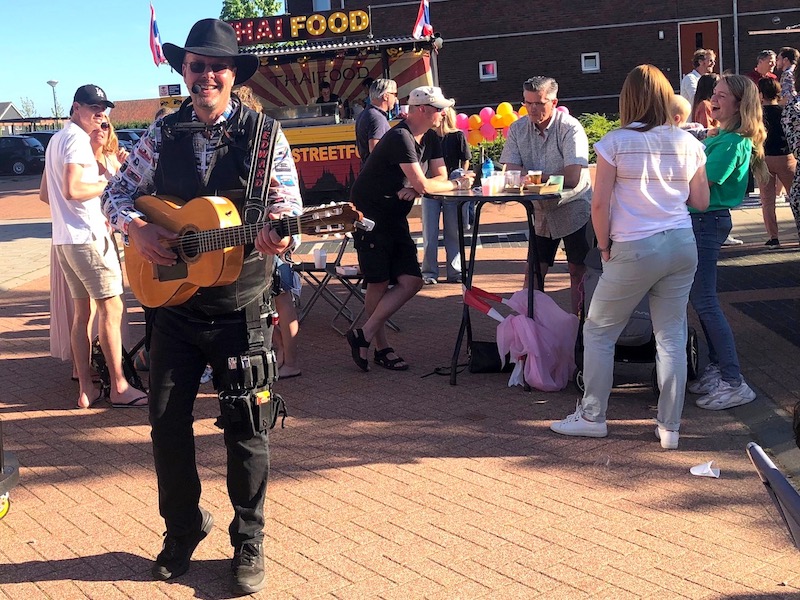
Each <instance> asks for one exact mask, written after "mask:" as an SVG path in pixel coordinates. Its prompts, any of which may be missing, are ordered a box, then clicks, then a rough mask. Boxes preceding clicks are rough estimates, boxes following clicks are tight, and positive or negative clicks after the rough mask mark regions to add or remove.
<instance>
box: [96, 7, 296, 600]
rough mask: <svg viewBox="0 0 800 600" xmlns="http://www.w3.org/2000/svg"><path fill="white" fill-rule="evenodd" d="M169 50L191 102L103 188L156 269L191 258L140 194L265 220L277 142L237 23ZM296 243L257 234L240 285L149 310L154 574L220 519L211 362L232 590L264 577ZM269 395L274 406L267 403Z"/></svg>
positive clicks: (212, 26)
mask: <svg viewBox="0 0 800 600" xmlns="http://www.w3.org/2000/svg"><path fill="white" fill-rule="evenodd" d="M164 55H165V56H166V58H167V60H168V61H169V64H170V66H171V67H172V68H173V69H175V70H176V71H180V73H181V74H182V76H183V80H184V82H185V84H186V87H187V88H188V90H189V96H190V97H189V98H188V99H187V100H186V101H185V102H184V103H183V105H182V106H181V107H180V109H179V110H178V111H177V112H175V113H172V114H170V115H167V116H166V117H163V118H162V119H159V120H157V121H156V122H155V123H153V125H151V126H150V128H149V129H148V131H147V132H146V134H145V135H144V137H143V138H142V140H140V142H139V143H138V144H137V146H136V148H135V149H134V151H133V153H132V155H131V157H130V158H129V159H128V161H127V162H126V164H125V165H124V166H123V168H122V170H121V171H120V173H119V174H118V175H117V177H116V178H115V179H114V180H113V181H112V183H111V184H110V185H109V189H108V190H107V191H106V193H105V194H104V196H103V200H104V209H105V212H106V214H107V215H108V217H109V221H110V222H111V224H112V226H114V227H115V228H117V229H119V230H120V231H122V232H123V233H124V234H125V235H127V236H129V238H130V240H131V241H132V242H134V244H135V246H136V249H137V250H138V251H139V253H140V254H141V256H142V257H143V258H145V259H146V260H148V261H150V262H152V263H153V264H154V265H156V266H155V267H154V268H157V269H168V268H169V267H171V266H173V265H175V264H176V263H177V262H178V257H177V256H176V254H175V253H174V252H172V250H170V248H169V242H170V241H171V240H174V239H175V238H176V235H175V234H173V233H171V232H170V231H168V230H167V229H165V228H162V227H159V226H158V225H156V224H152V223H148V222H147V216H146V215H143V214H141V213H140V212H139V211H137V210H136V207H135V206H134V201H135V200H136V199H137V198H139V197H140V196H142V195H145V194H166V195H170V196H177V197H179V198H181V199H183V200H185V201H189V200H191V199H193V198H195V197H197V196H225V197H227V198H228V199H229V200H230V201H231V202H232V203H233V204H234V205H235V207H236V210H237V211H238V212H239V214H240V216H242V220H243V222H245V223H250V222H254V223H259V222H260V218H259V217H258V216H257V217H256V218H255V221H252V220H251V218H252V215H253V214H254V213H255V214H258V213H259V212H261V211H260V210H253V209H254V208H257V207H255V206H254V205H253V204H252V201H251V200H249V199H248V200H247V201H245V193H244V192H245V188H246V187H247V183H248V176H249V174H250V171H251V160H252V159H253V154H254V149H255V148H256V147H258V146H259V145H260V144H261V143H263V142H264V141H265V140H266V139H267V137H268V134H267V137H263V138H262V137H261V136H260V135H259V134H258V133H257V121H258V114H257V113H256V112H254V111H252V110H251V109H249V108H247V107H246V106H244V105H243V103H242V102H241V101H240V100H239V98H238V97H237V96H236V95H235V94H233V93H232V88H233V86H234V85H238V84H241V83H244V82H245V81H247V80H248V79H250V77H251V76H252V75H253V74H254V73H255V72H256V70H257V69H258V64H259V63H258V58H257V57H256V56H254V55H250V54H239V52H238V47H237V43H236V34H235V32H234V30H233V28H232V27H231V26H230V25H228V24H227V23H224V22H223V21H220V20H217V19H203V20H201V21H198V22H197V23H195V25H194V26H193V27H192V29H191V31H190V32H189V35H188V37H187V39H186V44H185V47H183V48H181V47H179V46H176V45H174V44H164ZM270 126H271V130H270V129H269V128H270ZM265 131H266V132H269V131H272V134H273V136H272V139H273V140H274V150H273V153H272V160H271V162H270V161H269V159H268V158H267V159H266V160H267V162H266V163H265V164H262V163H261V162H259V163H258V168H259V169H261V168H262V167H263V168H264V170H265V172H266V173H267V175H268V178H269V179H268V180H267V181H268V182H269V189H268V193H267V198H266V199H265V204H266V213H267V214H268V216H269V217H270V218H276V217H278V216H280V215H281V214H298V213H299V212H300V210H301V209H302V201H301V199H300V192H299V186H298V178H297V170H296V168H295V165H294V162H293V160H292V155H291V149H290V148H289V144H288V142H287V141H286V137H285V136H284V135H283V132H282V131H281V129H280V126H279V124H278V123H276V122H274V121H272V120H271V119H269V118H267V119H266V125H265ZM256 138H258V139H256ZM260 155H261V153H259V156H260ZM259 160H262V158H259ZM262 206H263V205H262ZM245 207H246V208H247V210H246V211H245ZM292 245H293V240H292V238H291V237H286V236H285V237H281V235H280V234H279V233H278V232H277V231H276V230H274V229H272V228H270V226H269V225H268V224H265V225H264V226H263V227H262V228H261V229H260V230H259V233H258V236H257V238H256V239H255V243H254V244H247V245H245V247H244V256H245V258H244V263H243V266H242V270H241V274H240V275H239V277H238V279H237V280H236V281H235V282H234V283H232V284H230V285H224V286H218V287H207V288H200V289H199V290H198V291H197V292H196V293H195V294H194V295H193V296H192V297H191V298H189V299H188V300H187V301H185V302H184V303H183V304H179V305H177V306H167V307H158V308H155V309H153V310H151V311H150V315H149V325H150V329H151V333H150V424H151V427H152V434H151V437H152V440H153V457H154V460H155V467H156V475H157V478H158V491H159V510H160V513H161V516H162V517H163V518H164V521H165V522H166V529H167V531H166V534H165V540H164V545H163V548H162V550H161V552H160V553H159V555H158V556H157V558H156V560H155V563H154V565H153V567H152V575H153V577H154V579H158V580H166V579H172V578H174V577H177V576H179V575H182V574H183V573H185V572H186V571H187V570H188V569H189V561H190V558H191V556H192V553H193V552H194V549H195V548H196V547H197V545H198V544H199V543H200V541H202V540H203V539H204V538H205V537H206V536H207V535H208V533H209V531H210V530H211V528H212V525H213V518H212V516H211V514H210V513H209V512H208V511H206V510H205V509H203V508H201V507H200V505H199V501H200V479H199V477H198V473H197V466H196V462H195V450H194V438H193V432H192V421H193V415H192V411H193V407H194V401H195V397H196V395H197V392H198V386H199V381H200V376H201V374H202V373H203V371H204V369H205V366H206V364H207V363H208V364H210V365H211V366H212V367H213V371H214V386H215V389H216V390H217V392H218V393H219V399H220V411H221V413H222V415H221V417H220V419H219V421H218V423H219V424H220V426H221V427H222V428H223V429H224V439H225V445H226V447H227V454H228V458H227V488H228V495H229V497H230V500H231V504H232V505H233V513H234V515H233V520H232V521H231V524H230V527H229V533H230V539H231V544H232V545H233V547H234V558H233V562H232V564H231V568H232V575H233V590H234V592H235V593H238V594H249V593H253V592H257V591H258V590H260V589H262V588H263V587H264V586H265V581H266V579H265V574H264V551H263V538H264V531H263V529H264V500H265V497H266V489H267V478H268V475H269V450H268V435H267V433H268V426H269V420H268V419H266V420H265V418H264V413H263V412H262V410H263V409H265V407H266V406H267V405H269V404H271V402H273V401H274V395H272V394H271V386H272V383H273V381H274V379H275V377H276V375H275V373H276V372H277V368H276V363H275V359H274V352H273V351H272V348H271V342H272V322H271V319H270V318H269V317H266V316H264V315H268V314H270V312H269V311H270V310H271V308H270V307H269V306H268V303H269V298H268V296H269V293H268V292H269V289H270V287H271V280H272V273H273V270H274V257H275V256H276V255H279V254H284V253H286V252H287V251H288V250H290V249H291V247H292ZM264 398H270V399H271V402H267V403H264V402H263V399H264ZM265 421H266V423H265Z"/></svg>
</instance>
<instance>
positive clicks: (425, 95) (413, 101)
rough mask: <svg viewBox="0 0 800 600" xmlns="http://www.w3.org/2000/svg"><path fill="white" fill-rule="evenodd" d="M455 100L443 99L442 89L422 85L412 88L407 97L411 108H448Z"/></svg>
mask: <svg viewBox="0 0 800 600" xmlns="http://www.w3.org/2000/svg"><path fill="white" fill-rule="evenodd" d="M455 103H456V102H455V100H453V99H450V98H445V97H444V94H442V88H438V87H433V86H430V85H424V86H422V87H418V88H414V89H413V90H411V93H410V94H409V95H408V104H409V105H411V106H425V105H426V104H427V105H429V106H433V107H435V108H439V109H442V108H450V107H451V106H453V105H454V104H455Z"/></svg>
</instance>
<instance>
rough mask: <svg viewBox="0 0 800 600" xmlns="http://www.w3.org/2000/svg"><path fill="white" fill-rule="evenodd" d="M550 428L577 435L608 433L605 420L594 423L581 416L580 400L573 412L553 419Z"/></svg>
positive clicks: (592, 435) (597, 435)
mask: <svg viewBox="0 0 800 600" xmlns="http://www.w3.org/2000/svg"><path fill="white" fill-rule="evenodd" d="M550 429H552V430H553V431H555V432H556V433H560V434H561V435H574V436H579V437H596V438H601V437H606V436H607V435H608V427H607V426H606V423H605V421H604V422H602V423H595V422H594V421H587V420H586V419H584V418H583V408H582V407H581V401H580V400H578V404H577V405H576V406H575V412H574V413H572V414H571V415H569V416H568V417H567V418H566V419H563V420H561V421H555V422H553V423H551V424H550Z"/></svg>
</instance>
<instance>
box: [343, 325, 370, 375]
mask: <svg viewBox="0 0 800 600" xmlns="http://www.w3.org/2000/svg"><path fill="white" fill-rule="evenodd" d="M347 343H348V344H350V353H351V355H352V356H353V362H354V363H356V365H358V368H359V369H361V370H362V371H369V361H368V360H367V359H366V358H361V348H369V342H368V341H367V340H366V338H364V330H363V329H351V330H350V331H348V332H347Z"/></svg>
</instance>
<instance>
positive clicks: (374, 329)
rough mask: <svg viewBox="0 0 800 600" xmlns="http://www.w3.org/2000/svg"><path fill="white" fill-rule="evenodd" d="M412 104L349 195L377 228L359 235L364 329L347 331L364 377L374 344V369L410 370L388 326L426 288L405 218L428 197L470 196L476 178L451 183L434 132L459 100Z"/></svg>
mask: <svg viewBox="0 0 800 600" xmlns="http://www.w3.org/2000/svg"><path fill="white" fill-rule="evenodd" d="M408 104H409V109H408V117H407V118H406V119H405V120H403V121H401V122H400V123H398V124H397V125H395V126H394V127H392V128H391V129H390V130H389V131H387V132H386V133H385V134H384V135H383V137H382V138H381V139H380V141H379V142H378V143H377V145H376V146H375V148H374V149H373V150H372V152H371V153H370V155H369V159H368V160H367V162H366V163H365V164H364V166H363V167H362V169H361V172H360V173H359V174H358V177H357V178H356V180H355V182H354V183H353V187H352V189H351V193H350V197H351V200H352V202H353V203H354V204H355V205H356V207H357V208H358V209H359V210H360V211H362V212H363V213H364V216H365V217H367V218H369V219H372V220H373V221H375V227H374V229H373V230H372V231H368V232H367V231H356V232H355V233H354V234H353V240H354V245H355V248H356V251H357V252H358V263H359V266H360V267H361V272H362V273H363V274H364V281H365V282H366V283H367V293H366V297H365V303H364V305H365V308H366V312H367V315H368V318H367V321H366V322H365V323H364V326H363V327H362V328H360V329H355V330H352V331H349V332H348V334H347V341H348V343H349V344H350V351H351V356H352V358H353V362H355V363H356V365H358V367H359V368H360V369H361V370H362V371H369V356H368V354H369V347H370V345H371V344H374V345H375V351H374V355H373V361H374V362H375V364H377V365H380V366H381V367H384V368H386V369H390V370H393V371H405V370H406V369H408V363H406V362H405V361H404V360H403V359H402V358H400V356H398V355H397V354H396V353H395V351H394V349H393V348H392V347H391V346H389V343H388V341H387V339H386V322H387V321H388V320H389V319H390V318H391V317H392V315H393V314H394V313H395V312H397V311H398V310H399V309H400V308H401V307H402V306H403V305H404V304H405V303H406V302H408V301H409V300H410V299H411V298H413V297H414V295H415V294H416V293H417V292H418V291H419V290H420V289H421V288H422V272H421V271H420V268H419V262H418V261H417V247H416V244H415V243H414V240H413V239H412V238H411V233H410V231H409V228H408V219H407V217H408V213H409V212H410V211H411V207H412V204H413V201H414V200H415V199H416V198H417V197H418V196H421V195H422V194H426V193H428V194H430V193H436V192H444V191H450V190H456V189H462V190H468V189H469V188H470V187H471V186H472V181H473V179H474V177H473V175H472V173H467V174H465V175H463V176H461V177H458V178H457V179H453V180H449V181H448V179H447V168H446V167H445V163H444V158H443V156H442V144H441V140H440V138H439V136H438V135H436V132H435V131H433V128H434V127H437V126H438V125H439V124H440V123H441V120H442V110H444V109H445V108H448V107H450V106H453V104H454V102H453V100H449V99H447V98H445V97H444V96H443V95H442V90H441V89H439V88H438V87H431V86H423V87H418V88H415V89H414V90H412V91H411V94H410V95H409V98H408ZM426 173H428V174H430V175H431V176H430V177H428V176H427V175H426ZM390 285H393V287H391V288H390V287H389V286H390Z"/></svg>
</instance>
